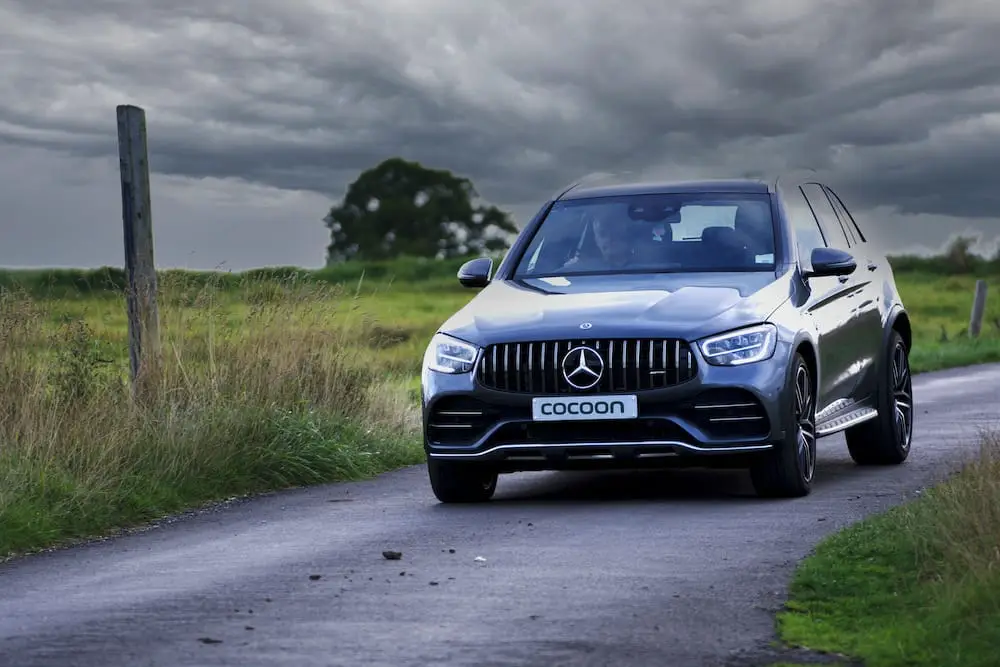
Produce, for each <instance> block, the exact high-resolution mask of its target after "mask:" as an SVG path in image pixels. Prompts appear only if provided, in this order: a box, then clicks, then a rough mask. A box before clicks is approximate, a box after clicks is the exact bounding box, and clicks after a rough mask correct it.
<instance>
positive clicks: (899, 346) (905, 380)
mask: <svg viewBox="0 0 1000 667" xmlns="http://www.w3.org/2000/svg"><path fill="white" fill-rule="evenodd" d="M892 408H893V413H894V422H895V427H896V428H895V431H896V444H897V445H899V448H900V450H901V451H904V452H905V451H906V450H908V449H909V448H910V441H911V440H912V438H913V380H912V377H911V374H910V361H909V358H908V355H907V353H906V346H905V345H904V344H903V343H902V342H897V343H896V347H895V348H893V351H892Z"/></svg>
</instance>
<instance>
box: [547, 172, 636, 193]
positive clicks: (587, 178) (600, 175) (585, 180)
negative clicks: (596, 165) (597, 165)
mask: <svg viewBox="0 0 1000 667" xmlns="http://www.w3.org/2000/svg"><path fill="white" fill-rule="evenodd" d="M628 173H631V172H610V171H592V172H590V173H589V174H586V175H584V176H581V177H580V178H579V179H577V180H576V181H574V182H573V183H571V184H570V185H568V186H567V187H566V188H564V189H563V190H562V191H561V192H560V193H559V194H558V195H556V197H555V199H556V200H558V199H560V198H561V197H563V196H565V195H566V194H567V193H569V192H570V191H571V190H575V189H576V188H578V187H580V186H582V185H587V184H590V183H594V182H595V181H599V180H602V179H613V178H621V177H622V176H624V175H625V174H628Z"/></svg>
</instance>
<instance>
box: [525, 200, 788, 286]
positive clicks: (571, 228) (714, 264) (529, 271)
mask: <svg viewBox="0 0 1000 667" xmlns="http://www.w3.org/2000/svg"><path fill="white" fill-rule="evenodd" d="M774 247H775V243H774V224H773V221H772V218H771V205H770V199H769V197H768V196H767V195H756V194H738V195H734V194H726V195H720V194H714V193H713V194H670V195H631V196H621V197H601V198H593V199H576V200H568V201H559V202H556V204H555V205H554V206H553V207H552V210H551V211H550V212H549V214H548V215H547V216H546V217H545V219H544V220H543V221H542V223H541V224H540V225H539V227H538V229H537V231H536V233H535V235H534V237H533V238H532V239H531V242H530V243H529V245H528V248H527V250H526V252H525V253H524V255H522V257H521V259H520V261H519V263H518V266H517V268H516V270H515V272H514V276H515V277H518V278H527V277H533V278H538V277H545V276H571V275H583V274H605V273H684V272H714V271H773V270H774V268H775V264H774Z"/></svg>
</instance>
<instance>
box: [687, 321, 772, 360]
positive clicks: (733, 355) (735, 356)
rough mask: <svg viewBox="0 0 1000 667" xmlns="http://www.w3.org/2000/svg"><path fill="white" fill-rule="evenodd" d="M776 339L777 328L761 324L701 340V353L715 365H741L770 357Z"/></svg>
mask: <svg viewBox="0 0 1000 667" xmlns="http://www.w3.org/2000/svg"><path fill="white" fill-rule="evenodd" d="M777 341H778V328H777V327H775V326H774V325H773V324H761V325H758V326H754V327H748V328H746V329H739V330H738V331H730V332H729V333H725V334H721V335H719V336H712V337H711V338H707V339H705V340H703V341H701V344H700V346H701V353H702V354H703V355H704V356H705V360H706V361H707V362H708V363H710V364H713V365H715V366H741V365H743V364H752V363H754V362H757V361H764V360H765V359H770V358H771V355H772V354H774V348H775V345H776V344H777Z"/></svg>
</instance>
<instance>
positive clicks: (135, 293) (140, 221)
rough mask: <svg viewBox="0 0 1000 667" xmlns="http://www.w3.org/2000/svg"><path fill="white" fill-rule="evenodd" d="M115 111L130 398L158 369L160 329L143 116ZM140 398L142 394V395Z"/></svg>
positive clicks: (129, 109)
mask: <svg viewBox="0 0 1000 667" xmlns="http://www.w3.org/2000/svg"><path fill="white" fill-rule="evenodd" d="M117 112H118V157H119V162H120V167H121V186H122V223H123V230H124V235H125V273H126V277H127V280H128V286H127V288H126V295H125V296H126V304H127V308H128V343H129V369H130V371H131V380H132V390H133V396H135V395H136V390H137V389H138V388H139V386H140V385H141V384H144V383H142V382H140V381H141V380H142V379H144V378H148V379H150V380H153V376H154V375H155V373H151V371H153V370H154V369H153V366H157V367H158V366H159V357H160V326H159V312H158V310H157V305H156V296H157V294H156V292H157V281H156V265H155V263H154V261H153V218H152V215H151V205H150V193H149V160H148V153H147V150H146V112H145V111H144V110H143V109H141V108H139V107H136V106H132V105H130V104H123V105H119V106H118V107H117ZM143 393H144V392H143Z"/></svg>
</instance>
